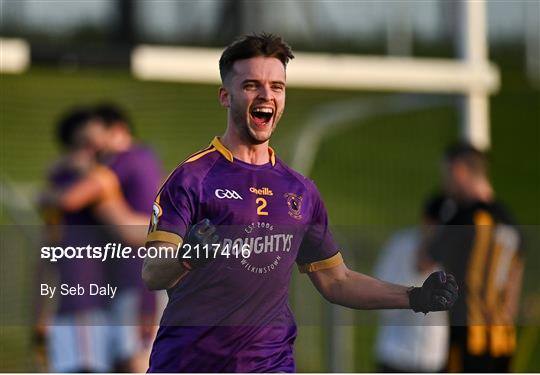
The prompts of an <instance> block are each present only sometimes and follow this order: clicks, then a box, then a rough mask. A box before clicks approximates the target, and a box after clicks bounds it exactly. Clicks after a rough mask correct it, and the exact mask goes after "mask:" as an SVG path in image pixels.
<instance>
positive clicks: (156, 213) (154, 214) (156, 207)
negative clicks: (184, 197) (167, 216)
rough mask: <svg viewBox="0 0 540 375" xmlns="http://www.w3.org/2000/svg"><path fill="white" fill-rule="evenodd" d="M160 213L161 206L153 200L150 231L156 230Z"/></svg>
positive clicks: (161, 213)
mask: <svg viewBox="0 0 540 375" xmlns="http://www.w3.org/2000/svg"><path fill="white" fill-rule="evenodd" d="M161 215H163V210H162V209H161V206H160V205H159V203H158V202H154V204H153V205H152V226H151V228H150V232H153V231H155V230H156V228H157V224H158V221H159V218H160V217H161Z"/></svg>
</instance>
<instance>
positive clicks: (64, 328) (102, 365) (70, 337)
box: [47, 309, 112, 372]
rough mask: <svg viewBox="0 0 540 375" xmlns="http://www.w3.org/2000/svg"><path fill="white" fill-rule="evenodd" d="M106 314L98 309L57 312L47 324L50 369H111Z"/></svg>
mask: <svg viewBox="0 0 540 375" xmlns="http://www.w3.org/2000/svg"><path fill="white" fill-rule="evenodd" d="M108 328H109V327H107V316H106V314H105V313H104V312H103V311H102V310H99V309H94V310H90V311H86V312H80V313H73V314H65V315H61V316H57V317H56V318H55V320H54V324H53V325H52V326H50V327H49V335H48V345H47V349H48V357H49V367H50V370H51V371H52V372H75V371H83V370H84V371H92V372H110V371H112V360H111V359H112V358H111V356H110V354H109V350H108V349H109V345H108V341H109V332H108V330H109V329H108Z"/></svg>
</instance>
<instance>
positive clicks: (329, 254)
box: [148, 138, 342, 372]
mask: <svg viewBox="0 0 540 375" xmlns="http://www.w3.org/2000/svg"><path fill="white" fill-rule="evenodd" d="M269 152H270V157H271V162H270V163H268V164H265V165H253V164H248V163H244V162H242V161H240V160H237V159H234V158H233V156H232V153H231V152H230V151H229V150H227V149H226V148H225V147H224V146H223V145H222V144H221V142H220V141H219V139H218V138H214V140H213V141H212V143H211V145H210V146H209V147H208V148H207V149H205V150H203V151H201V152H199V153H197V154H194V155H193V156H191V157H190V158H189V159H187V160H186V161H185V162H184V163H183V164H181V165H180V166H179V167H178V168H176V170H175V171H174V172H173V173H172V174H171V175H170V177H169V178H168V180H167V181H166V183H165V184H164V186H163V187H162V188H161V190H160V192H159V194H158V196H157V198H156V201H155V203H154V213H153V218H152V225H151V228H150V231H149V235H148V241H149V242H152V241H164V242H169V243H175V244H178V243H180V242H181V241H182V238H183V237H184V236H185V235H186V232H187V230H188V228H189V227H190V226H191V225H193V224H195V223H198V222H199V221H201V220H202V219H204V218H209V219H210V220H211V222H212V223H213V224H214V225H216V226H217V228H218V234H219V236H220V245H221V249H225V248H228V249H229V250H231V254H230V256H219V257H218V258H217V259H215V260H213V261H212V262H211V263H209V264H208V265H207V266H205V267H204V268H200V269H196V270H194V271H191V272H189V273H188V274H187V275H186V276H185V277H184V278H183V279H182V281H181V282H180V283H179V284H178V285H177V286H176V287H173V288H172V289H170V290H169V291H168V293H169V302H168V305H167V308H166V309H165V312H164V313H163V317H162V320H161V326H160V329H159V332H158V336H157V338H156V341H155V342H154V347H153V349H152V355H151V359H150V369H149V371H150V372H281V371H285V372H291V371H294V360H293V343H294V340H295V337H296V326H295V322H294V318H293V316H292V312H291V310H290V307H289V305H288V290H289V282H290V278H291V273H292V269H293V266H294V264H295V262H296V263H298V265H299V267H300V270H301V271H303V272H305V271H314V270H317V269H324V268H330V267H333V266H336V265H338V264H340V263H341V261H342V260H341V255H340V253H339V252H338V248H337V246H336V244H335V243H334V240H333V239H332V235H331V233H330V231H329V228H328V217H327V213H326V209H325V207H324V204H323V202H322V200H321V197H320V195H319V192H318V191H317V189H316V187H315V185H314V184H313V183H312V182H311V181H310V180H309V179H307V178H305V177H303V176H301V175H300V174H298V173H296V172H295V171H293V170H292V169H290V168H289V167H287V166H286V165H285V164H284V163H283V162H282V161H281V160H279V159H277V158H276V157H275V155H274V152H273V150H272V149H269ZM242 248H247V249H248V250H249V253H248V256H247V257H244V256H243V254H242V253H241V254H238V253H239V251H240V249H242ZM182 252H183V250H182Z"/></svg>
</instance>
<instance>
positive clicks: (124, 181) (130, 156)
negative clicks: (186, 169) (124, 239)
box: [107, 145, 163, 215]
mask: <svg viewBox="0 0 540 375" xmlns="http://www.w3.org/2000/svg"><path fill="white" fill-rule="evenodd" d="M107 165H108V166H109V168H110V169H111V170H112V171H113V172H114V174H115V175H116V176H117V177H118V180H119V182H120V186H121V188H122V193H123V194H124V197H125V199H126V201H127V202H128V204H129V206H130V207H131V208H132V209H133V210H135V211H137V212H141V213H148V215H150V213H151V212H152V202H153V201H154V197H155V196H156V192H157V190H158V188H159V184H160V183H161V178H162V176H163V171H162V168H161V163H160V162H159V160H158V158H157V157H156V155H155V154H154V152H153V151H152V150H150V149H149V148H147V147H144V146H141V145H135V146H133V147H131V148H130V149H129V150H128V151H125V152H121V153H119V154H117V155H115V156H113V157H112V158H111V159H110V160H109V161H108V163H107Z"/></svg>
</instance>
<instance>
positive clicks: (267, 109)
mask: <svg viewBox="0 0 540 375" xmlns="http://www.w3.org/2000/svg"><path fill="white" fill-rule="evenodd" d="M253 112H262V113H274V110H273V109H272V108H255V109H253Z"/></svg>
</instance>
